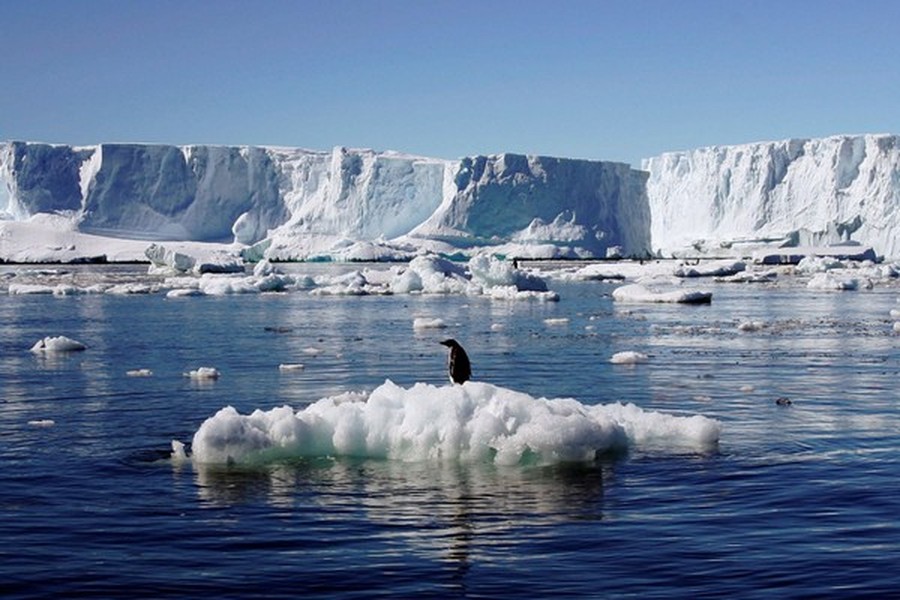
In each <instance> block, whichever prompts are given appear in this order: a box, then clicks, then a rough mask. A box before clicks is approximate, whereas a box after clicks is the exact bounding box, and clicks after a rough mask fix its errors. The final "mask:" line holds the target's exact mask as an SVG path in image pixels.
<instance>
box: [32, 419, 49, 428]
mask: <svg viewBox="0 0 900 600" xmlns="http://www.w3.org/2000/svg"><path fill="white" fill-rule="evenodd" d="M28 424H29V425H31V426H32V427H53V426H54V425H56V421H54V420H53V419H34V420H33V421H28Z"/></svg>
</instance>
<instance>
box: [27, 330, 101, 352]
mask: <svg viewBox="0 0 900 600" xmlns="http://www.w3.org/2000/svg"><path fill="white" fill-rule="evenodd" d="M85 349H87V346H85V345H84V344H82V343H81V342H78V341H76V340H73V339H71V338H67V337H66V336H64V335H59V336H56V337H50V336H48V337H45V338H44V339H42V340H40V341H38V342H37V343H36V344H35V345H34V346H32V347H31V351H32V352H34V353H36V354H41V353H54V352H80V351H82V350H85Z"/></svg>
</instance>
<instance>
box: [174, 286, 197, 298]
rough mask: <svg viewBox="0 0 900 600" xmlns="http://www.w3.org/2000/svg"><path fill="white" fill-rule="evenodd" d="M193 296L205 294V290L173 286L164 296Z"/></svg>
mask: <svg viewBox="0 0 900 600" xmlns="http://www.w3.org/2000/svg"><path fill="white" fill-rule="evenodd" d="M193 296H206V292H204V291H202V290H200V289H198V288H175V289H174V290H169V291H168V292H166V298H188V297H193Z"/></svg>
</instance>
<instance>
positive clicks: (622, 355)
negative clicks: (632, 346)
mask: <svg viewBox="0 0 900 600" xmlns="http://www.w3.org/2000/svg"><path fill="white" fill-rule="evenodd" d="M647 360H649V359H648V357H647V355H646V354H644V353H642V352H636V351H634V350H625V351H623V352H616V353H615V354H613V355H612V358H610V359H609V362H611V363H613V364H616V365H636V364H638V363H645V362H647Z"/></svg>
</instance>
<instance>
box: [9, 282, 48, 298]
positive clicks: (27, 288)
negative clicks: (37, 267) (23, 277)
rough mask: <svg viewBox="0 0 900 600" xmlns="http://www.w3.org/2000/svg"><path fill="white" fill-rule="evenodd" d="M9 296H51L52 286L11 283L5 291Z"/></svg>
mask: <svg viewBox="0 0 900 600" xmlns="http://www.w3.org/2000/svg"><path fill="white" fill-rule="evenodd" d="M7 291H8V293H9V295H10V296H36V295H48V296H49V295H51V294H53V286H50V285H39V284H34V283H13V284H10V286H9V290H7Z"/></svg>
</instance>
